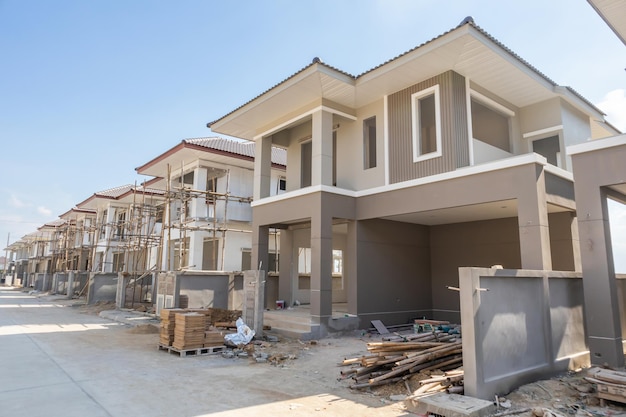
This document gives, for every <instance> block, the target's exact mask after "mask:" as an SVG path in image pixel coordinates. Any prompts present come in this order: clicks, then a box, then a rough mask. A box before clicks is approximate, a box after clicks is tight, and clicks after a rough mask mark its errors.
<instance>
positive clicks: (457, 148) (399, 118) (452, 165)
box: [388, 71, 469, 183]
mask: <svg viewBox="0 0 626 417" xmlns="http://www.w3.org/2000/svg"><path fill="white" fill-rule="evenodd" d="M435 85H439V88H440V90H439V91H440V103H441V142H442V143H441V147H442V149H441V152H442V155H441V157H437V158H432V159H427V160H424V161H419V162H413V140H412V112H411V95H412V94H414V93H417V92H419V91H422V90H424V89H427V88H429V87H432V86H435ZM388 113H389V114H388V120H389V126H388V130H389V181H390V183H396V182H401V181H406V180H410V179H415V178H421V177H425V176H428V175H434V174H439V173H442V172H448V171H453V170H455V169H457V168H460V167H463V166H467V165H469V142H468V131H467V126H468V124H467V111H466V88H465V79H464V78H463V77H462V76H460V75H459V74H457V73H455V72H453V71H448V72H445V73H443V74H441V75H438V76H436V77H433V78H431V79H429V80H425V81H422V82H420V83H419V84H416V85H414V86H412V87H409V88H407V89H405V90H402V91H399V92H397V93H394V94H391V95H390V96H389V97H388Z"/></svg>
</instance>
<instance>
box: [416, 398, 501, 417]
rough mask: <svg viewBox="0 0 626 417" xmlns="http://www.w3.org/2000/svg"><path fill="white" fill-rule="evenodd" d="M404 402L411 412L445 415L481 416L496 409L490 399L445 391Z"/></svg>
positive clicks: (450, 416) (460, 416)
mask: <svg viewBox="0 0 626 417" xmlns="http://www.w3.org/2000/svg"><path fill="white" fill-rule="evenodd" d="M404 404H405V405H406V407H407V410H408V411H410V412H412V413H417V414H421V415H427V414H435V415H440V416H445V417H483V416H489V415H491V414H493V413H494V412H495V409H496V407H495V405H494V404H493V403H492V402H491V401H486V400H481V399H478V398H473V397H468V396H465V395H458V394H445V393H441V394H435V395H431V396H429V397H422V398H414V397H409V398H407V399H406V400H405V402H404Z"/></svg>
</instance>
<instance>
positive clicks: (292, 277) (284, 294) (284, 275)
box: [278, 229, 298, 305]
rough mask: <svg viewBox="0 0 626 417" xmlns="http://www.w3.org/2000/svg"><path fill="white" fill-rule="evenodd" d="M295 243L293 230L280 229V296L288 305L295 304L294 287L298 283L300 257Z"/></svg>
mask: <svg viewBox="0 0 626 417" xmlns="http://www.w3.org/2000/svg"><path fill="white" fill-rule="evenodd" d="M297 250H298V248H294V245H293V231H291V230H289V229H282V230H281V231H280V258H279V262H280V268H279V274H278V298H279V299H280V300H285V303H287V305H292V304H293V288H294V286H295V285H297V283H298V257H297V253H296V251H297Z"/></svg>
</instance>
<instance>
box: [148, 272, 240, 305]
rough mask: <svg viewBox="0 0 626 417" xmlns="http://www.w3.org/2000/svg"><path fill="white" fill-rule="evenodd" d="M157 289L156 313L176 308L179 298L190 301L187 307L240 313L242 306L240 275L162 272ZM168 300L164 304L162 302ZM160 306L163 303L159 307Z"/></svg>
mask: <svg viewBox="0 0 626 417" xmlns="http://www.w3.org/2000/svg"><path fill="white" fill-rule="evenodd" d="M157 280H158V286H157V310H158V311H160V309H161V308H164V307H165V308H171V307H178V306H179V305H180V304H179V298H180V296H181V295H186V296H187V297H188V299H189V308H205V307H213V308H225V309H230V310H241V309H242V307H243V303H244V297H243V275H241V274H233V273H227V272H224V273H219V272H216V273H210V274H207V273H203V272H189V271H188V272H184V273H161V274H159V276H158V278H157ZM166 298H167V299H168V300H169V301H167V302H166V301H165V299H166ZM161 303H162V304H161Z"/></svg>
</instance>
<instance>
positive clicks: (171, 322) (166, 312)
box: [159, 308, 185, 346]
mask: <svg viewBox="0 0 626 417" xmlns="http://www.w3.org/2000/svg"><path fill="white" fill-rule="evenodd" d="M184 311H185V310H183V309H181V308H164V309H162V310H161V331H160V336H159V343H160V344H161V345H163V346H172V343H173V342H174V327H175V326H176V321H175V315H176V313H182V312H184Z"/></svg>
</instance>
